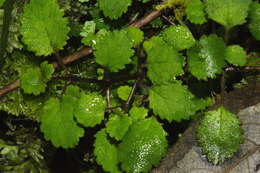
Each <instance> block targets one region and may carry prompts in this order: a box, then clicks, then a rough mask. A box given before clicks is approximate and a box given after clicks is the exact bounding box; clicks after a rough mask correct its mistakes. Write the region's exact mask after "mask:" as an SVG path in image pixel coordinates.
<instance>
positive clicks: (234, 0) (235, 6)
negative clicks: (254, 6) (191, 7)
mask: <svg viewBox="0 0 260 173" xmlns="http://www.w3.org/2000/svg"><path fill="white" fill-rule="evenodd" d="M251 2H252V1H251V0H221V1H220V0H205V5H206V12H207V13H208V17H209V18H210V19H212V20H214V21H215V22H217V23H219V24H222V25H224V26H225V27H226V28H231V27H233V26H236V25H241V24H243V23H245V22H246V17H247V15H248V10H249V5H250V3H251Z"/></svg>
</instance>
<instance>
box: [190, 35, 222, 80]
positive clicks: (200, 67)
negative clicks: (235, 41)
mask: <svg viewBox="0 0 260 173" xmlns="http://www.w3.org/2000/svg"><path fill="white" fill-rule="evenodd" d="M224 52H225V43H224V41H223V39H221V38H219V37H217V36H216V35H213V34H212V35H209V36H205V35H204V36H202V37H201V38H200V41H199V43H198V44H197V45H196V46H195V47H193V48H191V49H189V50H188V65H189V71H190V72H191V73H192V75H193V76H195V77H196V78H198V79H203V80H207V78H215V77H216V74H219V73H221V72H222V68H223V67H224V66H225V56H224Z"/></svg>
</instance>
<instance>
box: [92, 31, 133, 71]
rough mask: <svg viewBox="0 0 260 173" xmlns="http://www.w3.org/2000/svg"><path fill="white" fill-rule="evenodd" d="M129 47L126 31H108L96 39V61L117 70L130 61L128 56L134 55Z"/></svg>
mask: <svg viewBox="0 0 260 173" xmlns="http://www.w3.org/2000/svg"><path fill="white" fill-rule="evenodd" d="M131 47H132V43H131V41H130V40H129V39H128V36H127V32H126V31H124V30H122V31H113V32H108V33H106V34H105V35H104V36H103V37H102V38H100V39H98V40H97V44H96V46H95V48H96V50H95V52H94V55H95V56H96V62H97V63H99V64H100V65H103V66H106V67H107V68H109V69H110V70H111V71H112V72H117V71H118V70H120V69H123V68H124V66H125V65H126V64H128V63H130V57H131V56H133V55H134V52H133V50H132V49H131Z"/></svg>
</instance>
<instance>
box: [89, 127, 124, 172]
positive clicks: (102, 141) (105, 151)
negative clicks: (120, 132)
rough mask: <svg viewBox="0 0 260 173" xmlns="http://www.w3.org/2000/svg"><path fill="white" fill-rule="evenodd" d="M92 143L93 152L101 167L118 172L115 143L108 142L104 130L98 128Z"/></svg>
mask: <svg viewBox="0 0 260 173" xmlns="http://www.w3.org/2000/svg"><path fill="white" fill-rule="evenodd" d="M95 137H96V140H95V143H94V147H95V149H94V154H95V156H96V157H97V159H96V161H97V163H98V164H99V165H102V167H103V169H104V170H105V171H107V172H110V173H120V171H119V170H118V167H117V164H118V151H117V148H116V146H115V145H113V144H110V142H109V141H108V139H107V134H106V130H105V129H102V130H100V131H99V132H98V133H97V134H96V135H95Z"/></svg>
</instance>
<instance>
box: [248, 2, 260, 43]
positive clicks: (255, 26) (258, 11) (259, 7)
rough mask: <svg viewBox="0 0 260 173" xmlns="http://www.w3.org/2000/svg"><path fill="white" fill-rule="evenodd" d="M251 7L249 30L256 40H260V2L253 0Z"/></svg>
mask: <svg viewBox="0 0 260 173" xmlns="http://www.w3.org/2000/svg"><path fill="white" fill-rule="evenodd" d="M250 7H251V8H250V13H249V30H250V32H251V34H252V35H253V36H254V37H255V39H256V40H260V3H257V2H253V3H252V4H251V6H250Z"/></svg>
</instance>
